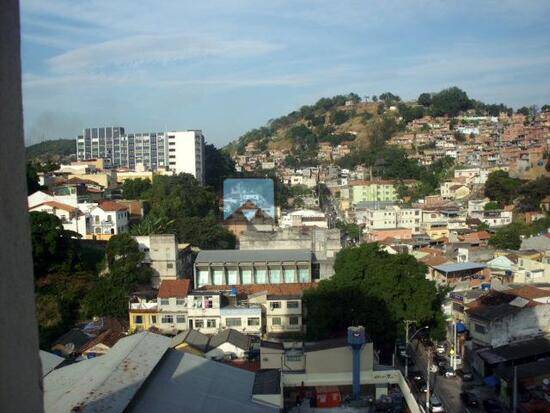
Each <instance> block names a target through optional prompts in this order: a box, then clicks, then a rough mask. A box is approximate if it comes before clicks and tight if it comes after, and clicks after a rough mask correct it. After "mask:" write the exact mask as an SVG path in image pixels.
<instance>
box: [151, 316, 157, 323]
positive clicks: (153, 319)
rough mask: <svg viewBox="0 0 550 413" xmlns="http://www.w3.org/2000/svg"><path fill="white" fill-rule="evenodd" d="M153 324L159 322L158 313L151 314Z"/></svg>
mask: <svg viewBox="0 0 550 413" xmlns="http://www.w3.org/2000/svg"><path fill="white" fill-rule="evenodd" d="M151 324H157V316H156V315H152V316H151Z"/></svg>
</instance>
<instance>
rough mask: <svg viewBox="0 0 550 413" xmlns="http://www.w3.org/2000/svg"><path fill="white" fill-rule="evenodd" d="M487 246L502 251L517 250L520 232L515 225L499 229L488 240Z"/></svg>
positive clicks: (519, 244)
mask: <svg viewBox="0 0 550 413" xmlns="http://www.w3.org/2000/svg"><path fill="white" fill-rule="evenodd" d="M489 244H490V245H492V246H493V247H495V248H499V249H504V250H518V249H519V247H520V246H521V231H520V226H519V225H517V224H510V225H507V226H505V227H502V228H499V229H498V230H497V231H496V232H495V234H494V235H493V236H491V238H490V239H489Z"/></svg>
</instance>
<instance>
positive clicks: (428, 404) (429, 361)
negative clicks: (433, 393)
mask: <svg viewBox="0 0 550 413" xmlns="http://www.w3.org/2000/svg"><path fill="white" fill-rule="evenodd" d="M431 361H432V351H431V350H430V349H428V363H427V365H428V371H427V372H426V412H429V411H430V367H431V365H430V364H431Z"/></svg>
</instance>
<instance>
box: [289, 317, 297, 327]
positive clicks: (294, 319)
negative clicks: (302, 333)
mask: <svg viewBox="0 0 550 413" xmlns="http://www.w3.org/2000/svg"><path fill="white" fill-rule="evenodd" d="M288 324H290V325H291V326H297V325H298V324H300V319H299V318H298V317H296V316H292V317H289V318H288Z"/></svg>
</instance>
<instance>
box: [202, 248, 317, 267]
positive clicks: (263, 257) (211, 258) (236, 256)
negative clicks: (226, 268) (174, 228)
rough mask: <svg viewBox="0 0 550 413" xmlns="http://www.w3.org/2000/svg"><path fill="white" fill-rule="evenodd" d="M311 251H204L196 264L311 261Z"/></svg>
mask: <svg viewBox="0 0 550 413" xmlns="http://www.w3.org/2000/svg"><path fill="white" fill-rule="evenodd" d="M311 259H312V254H311V251H310V250H306V249H294V250H203V251H200V252H199V254H198V255H197V259H196V260H195V263H197V264H200V263H212V262H223V263H225V262H262V261H311Z"/></svg>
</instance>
